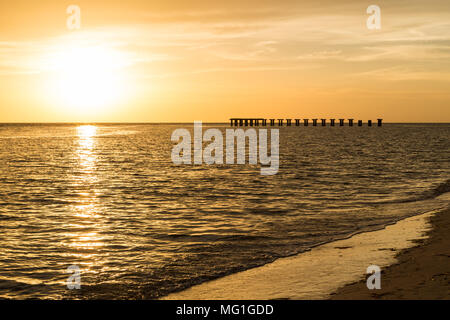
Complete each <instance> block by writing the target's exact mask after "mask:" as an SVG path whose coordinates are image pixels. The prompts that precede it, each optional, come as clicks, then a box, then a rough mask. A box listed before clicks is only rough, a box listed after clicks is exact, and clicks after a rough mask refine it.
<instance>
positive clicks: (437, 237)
mask: <svg viewBox="0 0 450 320" xmlns="http://www.w3.org/2000/svg"><path fill="white" fill-rule="evenodd" d="M449 219H450V215H449V210H444V211H442V210H441V211H435V212H429V213H425V214H422V215H418V216H414V217H410V218H407V219H404V220H401V221H399V222H397V223H396V224H393V225H390V226H387V227H386V228H384V229H382V230H377V231H372V232H365V233H361V234H356V235H354V236H352V237H350V238H348V239H343V240H339V241H335V242H332V243H327V244H324V245H321V246H318V247H316V248H313V249H312V250H311V251H308V252H305V253H302V254H299V255H296V256H292V257H287V258H282V259H278V260H276V261H274V262H273V263H270V264H267V265H264V266H262V267H259V268H254V269H250V270H246V271H244V272H239V273H236V274H232V275H229V276H226V277H223V278H220V279H217V280H213V281H209V282H206V283H203V284H200V285H197V286H194V287H192V288H189V289H187V290H184V291H181V292H178V293H174V294H171V295H168V296H166V297H164V298H163V299H169V300H171V299H188V300H189V299H329V298H330V294H331V297H332V298H333V299H370V298H388V299H401V298H420V299H427V298H436V299H445V298H448V296H449V282H448V272H449V270H450V268H449V257H450V252H449V248H450V246H449V243H448V234H447V233H448V229H449V222H450V220H449ZM373 264H374V265H378V266H380V268H381V270H382V276H381V287H382V288H381V289H380V290H368V289H367V287H366V280H365V277H366V273H365V272H366V268H367V267H368V266H369V265H373ZM349 284H350V285H349ZM338 288H342V289H340V290H337V289H338ZM336 290H337V293H333V292H335V291H336Z"/></svg>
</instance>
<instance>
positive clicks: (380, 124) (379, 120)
mask: <svg viewBox="0 0 450 320" xmlns="http://www.w3.org/2000/svg"><path fill="white" fill-rule="evenodd" d="M377 120H378V126H379V127H381V126H382V124H383V119H377Z"/></svg>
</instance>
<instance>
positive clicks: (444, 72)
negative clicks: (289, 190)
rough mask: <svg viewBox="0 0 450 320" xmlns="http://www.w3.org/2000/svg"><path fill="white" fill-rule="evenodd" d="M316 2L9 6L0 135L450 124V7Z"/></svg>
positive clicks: (0, 48) (3, 24) (399, 1)
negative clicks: (373, 26)
mask: <svg viewBox="0 0 450 320" xmlns="http://www.w3.org/2000/svg"><path fill="white" fill-rule="evenodd" d="M316 2H317V1H308V2H306V1H301V0H295V1H294V0H287V1H279V0H267V1H264V0H259V1H236V0H231V1H226V2H224V3H222V2H218V1H206V0H204V1H185V0H182V1H181V0H177V1H155V0H153V1H152V0H150V1H148V0H147V1H144V0H142V1H137V0H134V1H94V0H89V1H81V0H74V1H70V2H69V1H49V0H40V1H32V0H29V1H23V0H15V1H14V2H9V1H8V2H6V1H2V2H1V3H0V122H55V121H63V122H77V121H83V122H97V121H99V122H101V121H105V122H116V121H125V122H178V121H181V122H190V121H193V120H202V121H205V122H206V121H227V120H228V118H230V117H267V118H279V117H283V118H302V117H305V118H313V117H317V118H322V117H326V118H341V117H345V118H346V117H352V118H361V119H364V120H366V119H376V118H379V117H382V118H384V119H385V121H388V122H450V90H449V89H450V59H449V58H450V1H448V0H430V1H423V0H420V1H418V0H409V1H404V0H389V1H387V0H383V1H370V2H369V1H368V2H366V1H361V0H343V1H335V0H324V1H320V5H319V4H316ZM71 4H75V5H78V6H79V7H80V8H81V29H80V30H75V31H70V30H68V28H67V27H66V20H67V18H68V16H69V15H68V14H67V13H66V8H67V7H68V6H69V5H71ZM371 4H377V5H379V6H380V8H381V30H368V29H367V27H366V20H367V18H368V16H369V15H368V14H367V13H366V9H367V7H368V6H369V5H371Z"/></svg>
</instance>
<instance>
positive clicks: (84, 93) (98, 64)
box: [53, 46, 126, 115]
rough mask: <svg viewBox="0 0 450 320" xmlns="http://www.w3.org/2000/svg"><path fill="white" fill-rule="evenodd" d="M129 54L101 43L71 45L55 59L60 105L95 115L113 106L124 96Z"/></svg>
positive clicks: (55, 85) (84, 113) (55, 84)
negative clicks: (100, 44) (126, 57)
mask: <svg viewBox="0 0 450 320" xmlns="http://www.w3.org/2000/svg"><path fill="white" fill-rule="evenodd" d="M125 64H126V61H125V57H124V55H123V54H121V53H120V52H118V51H115V50H114V49H111V48H105V47H101V46H67V47H65V48H63V49H62V50H59V51H58V52H57V54H56V57H55V59H54V60H53V65H54V71H55V77H54V81H55V83H54V86H53V87H54V88H55V89H56V95H57V100H58V106H59V107H62V108H69V109H70V110H69V111H73V112H76V113H82V114H83V115H86V114H94V113H98V112H99V111H104V110H105V109H107V108H111V107H113V106H114V104H116V103H117V102H119V101H120V100H121V99H122V98H123V95H124V85H125V81H124V75H123V70H122V67H123V66H124V65H125Z"/></svg>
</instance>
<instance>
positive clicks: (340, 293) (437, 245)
mask: <svg viewBox="0 0 450 320" xmlns="http://www.w3.org/2000/svg"><path fill="white" fill-rule="evenodd" d="M429 219H430V224H431V226H432V228H431V229H430V230H429V231H428V232H427V237H426V238H424V239H421V240H417V243H416V245H415V246H414V247H411V248H408V249H404V250H402V251H401V252H399V253H398V254H397V255H396V260H397V262H396V263H394V264H391V265H390V266H388V267H387V268H385V269H384V270H382V271H381V289H380V290H367V287H366V280H365V279H364V280H361V281H358V282H354V283H351V284H347V285H345V286H343V287H341V288H339V289H338V290H336V291H335V292H333V293H332V294H331V297H330V299H332V300H355V299H360V300H361V299H362V300H372V299H390V300H401V299H423V300H429V299H432V300H441V299H444V300H449V299H450V236H449V231H450V208H447V209H444V210H442V211H440V212H438V213H437V214H435V215H433V216H432V217H430V218H429Z"/></svg>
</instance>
